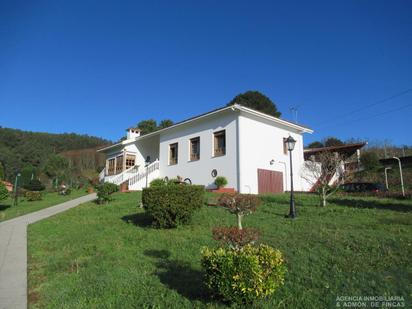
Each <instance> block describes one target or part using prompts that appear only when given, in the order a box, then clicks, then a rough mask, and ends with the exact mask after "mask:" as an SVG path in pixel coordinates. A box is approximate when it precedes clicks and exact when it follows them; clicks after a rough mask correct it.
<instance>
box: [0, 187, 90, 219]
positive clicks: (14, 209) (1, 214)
mask: <svg viewBox="0 0 412 309" xmlns="http://www.w3.org/2000/svg"><path fill="white" fill-rule="evenodd" d="M82 195H86V192H85V191H84V190H73V191H72V193H71V194H70V195H59V194H57V193H56V192H53V193H46V192H44V193H43V199H42V200H41V201H32V202H29V201H27V200H26V198H24V197H23V198H19V202H18V205H17V206H13V199H12V198H8V199H7V200H4V201H1V202H0V222H2V221H5V220H9V219H12V218H15V217H18V216H22V215H25V214H28V213H31V212H34V211H38V210H40V209H43V208H47V207H50V206H54V205H57V204H60V203H63V202H66V201H69V200H72V199H75V198H77V197H80V196H82Z"/></svg>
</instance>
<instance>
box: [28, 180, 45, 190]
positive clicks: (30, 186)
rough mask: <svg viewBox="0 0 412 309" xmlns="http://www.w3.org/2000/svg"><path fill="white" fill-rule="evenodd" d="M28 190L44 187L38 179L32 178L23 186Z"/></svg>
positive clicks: (42, 188)
mask: <svg viewBox="0 0 412 309" xmlns="http://www.w3.org/2000/svg"><path fill="white" fill-rule="evenodd" d="M24 188H25V189H27V190H29V191H43V190H44V189H45V188H46V187H45V186H44V185H43V184H42V183H41V181H40V180H38V179H32V180H30V181H29V183H28V184H26V185H25V186H24Z"/></svg>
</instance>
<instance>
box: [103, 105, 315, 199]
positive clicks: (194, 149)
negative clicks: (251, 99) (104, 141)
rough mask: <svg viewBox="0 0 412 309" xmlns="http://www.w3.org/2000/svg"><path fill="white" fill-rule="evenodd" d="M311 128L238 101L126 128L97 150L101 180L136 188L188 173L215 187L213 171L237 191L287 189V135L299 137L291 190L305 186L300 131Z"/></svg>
mask: <svg viewBox="0 0 412 309" xmlns="http://www.w3.org/2000/svg"><path fill="white" fill-rule="evenodd" d="M312 132H313V131H312V130H311V129H310V128H308V127H305V126H302V125H298V124H295V123H291V122H288V121H285V120H282V119H279V118H276V117H273V116H269V115H266V114H264V113H261V112H258V111H256V110H253V109H250V108H246V107H244V106H240V105H232V106H228V107H224V108H220V109H217V110H214V111H211V112H208V113H205V114H202V115H199V116H196V117H193V118H190V119H187V120H185V121H182V122H179V123H177V124H175V125H173V126H171V127H168V128H165V129H161V130H158V131H156V132H152V133H149V134H146V135H140V131H139V129H136V128H130V129H128V130H127V139H126V140H124V141H122V142H119V143H117V144H114V145H111V146H108V147H105V148H102V149H100V150H99V151H100V152H102V153H104V154H105V155H106V167H105V169H104V170H103V171H102V173H101V174H100V178H101V180H102V181H108V182H112V183H116V184H122V183H124V184H126V185H127V186H128V188H129V190H140V189H142V188H144V187H145V186H146V185H147V184H148V183H150V181H151V180H152V179H155V178H159V177H160V178H165V177H167V178H169V179H171V178H175V177H177V176H180V177H182V178H189V179H190V180H191V182H192V183H193V184H202V185H205V186H206V187H207V188H214V180H215V178H216V177H217V176H225V177H226V178H227V180H228V185H227V187H231V188H234V189H236V190H237V191H239V192H241V193H269V192H272V193H276V192H283V191H285V190H289V189H290V180H289V179H290V166H289V155H288V151H287V148H286V145H285V143H284V141H285V139H286V138H287V137H288V136H292V137H293V138H294V139H295V140H296V141H297V142H296V146H295V149H294V151H293V152H292V156H293V175H294V176H293V177H294V178H293V179H294V187H295V190H298V191H302V190H304V188H306V187H307V185H306V184H305V183H304V179H303V178H302V177H301V176H300V170H301V168H302V166H303V164H304V151H303V134H304V133H312Z"/></svg>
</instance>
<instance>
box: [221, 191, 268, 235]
mask: <svg viewBox="0 0 412 309" xmlns="http://www.w3.org/2000/svg"><path fill="white" fill-rule="evenodd" d="M218 205H219V206H222V207H224V208H226V209H227V210H229V212H230V213H232V214H235V215H236V217H237V223H238V227H239V229H240V230H241V229H242V218H243V217H244V216H246V215H249V214H251V213H252V212H254V211H255V210H256V208H257V207H258V206H259V205H260V199H259V197H257V196H256V195H252V194H240V193H230V194H229V193H226V194H222V195H221V196H220V198H219V200H218Z"/></svg>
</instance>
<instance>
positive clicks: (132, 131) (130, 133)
mask: <svg viewBox="0 0 412 309" xmlns="http://www.w3.org/2000/svg"><path fill="white" fill-rule="evenodd" d="M126 131H127V135H126V137H127V139H132V138H136V137H138V136H140V129H138V128H129V129H127V130H126Z"/></svg>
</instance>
